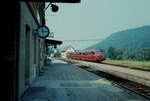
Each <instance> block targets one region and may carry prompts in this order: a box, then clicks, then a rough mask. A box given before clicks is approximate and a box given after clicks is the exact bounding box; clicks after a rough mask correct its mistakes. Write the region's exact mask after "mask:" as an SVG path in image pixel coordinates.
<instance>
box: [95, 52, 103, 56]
mask: <svg viewBox="0 0 150 101" xmlns="http://www.w3.org/2000/svg"><path fill="white" fill-rule="evenodd" d="M104 54H105V52H104V51H99V52H95V55H104Z"/></svg>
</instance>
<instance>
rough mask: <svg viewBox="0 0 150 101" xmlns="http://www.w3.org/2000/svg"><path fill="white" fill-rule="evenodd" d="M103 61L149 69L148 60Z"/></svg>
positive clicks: (149, 62)
mask: <svg viewBox="0 0 150 101" xmlns="http://www.w3.org/2000/svg"><path fill="white" fill-rule="evenodd" d="M103 63H108V64H114V65H121V66H127V67H136V68H143V69H149V70H150V61H129V60H122V61H121V60H120V61H119V60H105V61H103Z"/></svg>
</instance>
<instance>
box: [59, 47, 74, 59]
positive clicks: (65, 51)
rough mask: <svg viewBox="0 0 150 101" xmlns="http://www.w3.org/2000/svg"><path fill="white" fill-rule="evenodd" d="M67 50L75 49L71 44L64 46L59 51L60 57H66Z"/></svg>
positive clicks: (72, 50)
mask: <svg viewBox="0 0 150 101" xmlns="http://www.w3.org/2000/svg"><path fill="white" fill-rule="evenodd" d="M69 52H75V49H74V48H73V47H72V46H66V47H64V49H63V50H62V51H61V57H63V58H66V54H67V53H69Z"/></svg>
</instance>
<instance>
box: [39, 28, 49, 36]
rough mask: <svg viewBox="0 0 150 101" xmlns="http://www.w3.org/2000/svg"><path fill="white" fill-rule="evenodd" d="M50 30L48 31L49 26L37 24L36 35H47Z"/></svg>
mask: <svg viewBox="0 0 150 101" xmlns="http://www.w3.org/2000/svg"><path fill="white" fill-rule="evenodd" d="M49 33H50V31H49V28H48V27H47V26H39V27H38V28H37V35H38V36H39V37H40V38H46V37H48V35H49Z"/></svg>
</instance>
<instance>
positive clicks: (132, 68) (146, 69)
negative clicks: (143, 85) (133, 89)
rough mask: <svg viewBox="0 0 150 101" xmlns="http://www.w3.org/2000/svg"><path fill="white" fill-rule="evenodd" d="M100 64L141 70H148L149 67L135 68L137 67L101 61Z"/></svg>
mask: <svg viewBox="0 0 150 101" xmlns="http://www.w3.org/2000/svg"><path fill="white" fill-rule="evenodd" d="M101 64H106V65H112V66H119V67H124V68H130V69H136V70H142V71H148V72H150V69H147V68H137V67H130V66H123V65H119V64H111V63H105V62H101Z"/></svg>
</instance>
